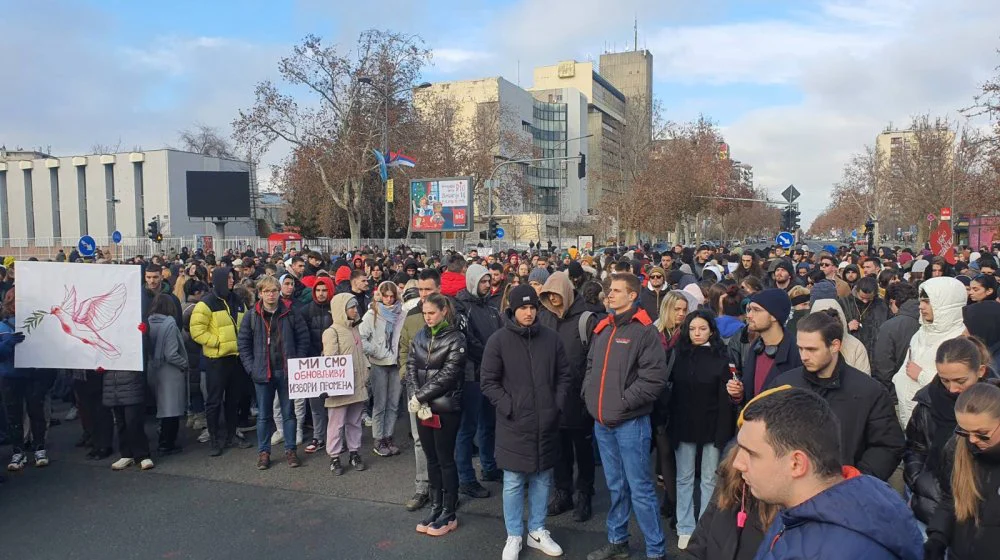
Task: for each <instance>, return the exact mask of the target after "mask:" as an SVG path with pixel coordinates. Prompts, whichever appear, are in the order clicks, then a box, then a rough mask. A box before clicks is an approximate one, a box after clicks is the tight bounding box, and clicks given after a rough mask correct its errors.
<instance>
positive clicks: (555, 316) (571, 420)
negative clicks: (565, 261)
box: [538, 272, 599, 522]
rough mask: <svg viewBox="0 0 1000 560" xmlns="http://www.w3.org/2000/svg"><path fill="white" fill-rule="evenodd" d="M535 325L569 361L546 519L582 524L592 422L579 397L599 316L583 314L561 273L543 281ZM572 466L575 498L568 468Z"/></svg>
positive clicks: (588, 492) (589, 483)
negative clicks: (550, 333)
mask: <svg viewBox="0 0 1000 560" xmlns="http://www.w3.org/2000/svg"><path fill="white" fill-rule="evenodd" d="M540 303H541V305H542V307H541V309H539V311H538V322H539V323H540V324H541V325H543V326H545V327H548V328H550V329H552V330H554V331H556V332H557V333H558V334H559V339H560V340H561V341H562V345H563V348H564V349H565V350H566V357H567V360H568V361H569V374H570V391H569V396H568V398H567V399H566V402H565V404H564V406H563V408H562V409H561V410H562V414H561V415H560V417H559V446H560V449H561V453H560V455H559V459H558V461H557V462H556V466H555V468H554V470H553V479H554V482H553V484H554V486H555V492H554V493H553V495H552V498H551V500H550V502H549V505H548V515H560V514H562V513H564V512H567V511H569V510H573V520H574V521H577V522H583V521H587V520H588V519H590V516H591V514H592V507H591V499H592V497H593V495H594V474H595V465H594V441H593V433H594V419H593V418H592V417H591V416H590V414H588V413H587V408H586V406H585V405H584V402H583V400H582V399H581V398H580V389H581V387H582V386H583V376H584V374H586V372H587V350H588V348H589V347H590V337H591V333H593V332H594V327H596V326H597V322H598V320H599V318H598V316H597V315H596V314H595V313H593V312H591V311H588V310H587V303H586V302H585V301H584V300H583V298H580V297H577V296H576V293H575V292H574V291H573V286H572V283H571V281H570V279H569V277H568V275H567V273H566V272H556V273H553V274H552V275H551V276H549V279H548V280H546V281H545V287H544V288H543V289H542V295H541V298H540ZM574 465H575V466H576V472H577V476H576V486H575V490H576V492H575V495H574V485H573V467H574Z"/></svg>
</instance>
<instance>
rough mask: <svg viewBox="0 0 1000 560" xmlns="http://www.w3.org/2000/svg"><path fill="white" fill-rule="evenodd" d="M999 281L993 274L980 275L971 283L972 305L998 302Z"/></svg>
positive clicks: (970, 297)
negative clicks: (983, 302)
mask: <svg viewBox="0 0 1000 560" xmlns="http://www.w3.org/2000/svg"><path fill="white" fill-rule="evenodd" d="M997 289H998V288H997V279H996V277H995V276H993V275H992V274H979V275H977V276H975V277H973V278H972V281H971V282H970V283H969V299H970V300H971V303H979V302H982V301H996V300H997Z"/></svg>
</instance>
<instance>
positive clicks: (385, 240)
mask: <svg viewBox="0 0 1000 560" xmlns="http://www.w3.org/2000/svg"><path fill="white" fill-rule="evenodd" d="M358 82H360V83H362V84H365V85H367V86H369V87H371V88H372V89H373V90H375V91H376V92H377V93H378V94H379V95H381V96H382V100H383V101H384V102H385V113H384V118H385V120H384V122H383V125H384V126H385V128H384V129H383V132H382V148H383V152H382V154H383V156H384V157H385V158H386V159H389V102H390V101H392V98H393V97H395V96H396V95H397V94H400V93H403V92H404V91H411V90H415V89H426V88H429V87H431V83H430V82H422V83H420V84H417V85H415V86H407V87H404V88H400V89H397V90H396V91H393V92H388V91H386V90H385V89H383V88H380V87H378V86H377V85H375V82H374V81H373V80H372V79H371V78H368V77H361V78H358ZM384 186H385V187H386V190H385V191H384V192H383V193H382V201H383V204H384V205H385V210H384V216H383V218H384V223H383V226H382V227H383V230H382V231H383V235H382V249H383V250H386V251H388V250H389V197H388V194H389V193H388V190H387V189H388V182H387V183H386V184H385V185H384Z"/></svg>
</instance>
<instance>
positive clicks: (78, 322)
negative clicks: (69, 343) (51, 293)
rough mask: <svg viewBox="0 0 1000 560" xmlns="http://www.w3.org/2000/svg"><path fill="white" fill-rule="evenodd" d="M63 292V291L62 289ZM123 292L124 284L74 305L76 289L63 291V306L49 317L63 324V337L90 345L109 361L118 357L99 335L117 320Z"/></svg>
mask: <svg viewBox="0 0 1000 560" xmlns="http://www.w3.org/2000/svg"><path fill="white" fill-rule="evenodd" d="M63 289H66V288H65V286H64V287H63ZM125 296H126V290H125V285H124V284H117V285H115V287H114V288H112V290H111V291H110V292H108V293H106V294H102V295H99V296H94V297H92V298H90V299H86V300H84V301H82V302H80V304H79V305H77V303H76V286H73V287H72V288H70V289H67V290H66V297H65V298H63V302H62V305H57V306H54V307H53V308H52V311H50V313H51V314H52V315H55V317H56V318H57V319H59V322H60V323H62V330H63V332H64V333H66V334H68V335H70V336H72V337H73V338H76V339H79V340H80V341H81V342H83V343H84V344H89V345H91V346H93V347H95V348H97V349H98V350H100V351H101V352H102V353H104V355H105V356H107V357H108V358H111V359H115V358H118V357H119V356H121V352H120V351H119V350H118V348H116V347H115V346H114V345H113V344H111V343H110V342H108V341H107V340H104V339H103V338H101V335H100V334H98V333H99V331H103V330H104V329H106V328H107V327H108V326H110V325H111V324H112V323H114V322H115V320H116V319H118V316H119V315H121V312H122V309H124V308H125Z"/></svg>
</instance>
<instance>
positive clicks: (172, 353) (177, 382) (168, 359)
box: [146, 313, 188, 418]
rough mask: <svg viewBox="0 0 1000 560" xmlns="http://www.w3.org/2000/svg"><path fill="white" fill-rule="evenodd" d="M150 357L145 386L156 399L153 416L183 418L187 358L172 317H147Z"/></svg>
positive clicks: (182, 341) (178, 330) (186, 383)
mask: <svg viewBox="0 0 1000 560" xmlns="http://www.w3.org/2000/svg"><path fill="white" fill-rule="evenodd" d="M148 321H149V338H150V341H151V343H152V356H151V357H150V360H149V364H148V365H147V367H146V372H147V375H148V381H149V386H150V388H151V389H152V390H153V395H155V396H156V417H157V418H170V417H175V416H184V413H185V412H186V411H187V401H188V394H187V389H188V382H187V376H186V375H185V373H186V372H187V367H188V355H187V352H186V351H185V350H184V338H183V337H182V336H181V330H180V329H179V328H177V324H176V322H175V321H174V320H173V318H172V317H168V316H166V315H160V314H158V313H157V314H153V315H150V316H149V319H148Z"/></svg>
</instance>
